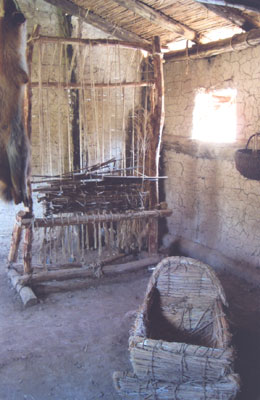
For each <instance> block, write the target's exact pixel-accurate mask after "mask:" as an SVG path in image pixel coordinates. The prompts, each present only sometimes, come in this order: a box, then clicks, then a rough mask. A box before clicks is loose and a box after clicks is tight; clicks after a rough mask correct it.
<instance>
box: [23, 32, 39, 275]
mask: <svg viewBox="0 0 260 400" xmlns="http://www.w3.org/2000/svg"><path fill="white" fill-rule="evenodd" d="M39 31H40V26H39V25H36V26H35V27H34V30H33V33H32V35H31V37H30V39H29V41H28V46H27V64H28V74H29V82H28V84H27V86H26V91H25V99H24V118H25V127H26V131H27V135H28V139H29V141H30V143H31V136H32V87H31V70H32V57H33V47H34V40H33V39H34V38H35V37H37V36H38V35H39ZM30 163H31V160H30ZM30 168H31V166H30ZM27 192H28V199H29V206H28V209H27V210H26V211H27V214H26V215H24V217H25V218H28V217H32V216H33V200H32V188H31V180H30V176H28V178H27ZM32 242H33V226H32V224H30V225H29V226H27V227H26V228H25V234H24V255H23V260H24V273H25V274H30V273H32Z"/></svg>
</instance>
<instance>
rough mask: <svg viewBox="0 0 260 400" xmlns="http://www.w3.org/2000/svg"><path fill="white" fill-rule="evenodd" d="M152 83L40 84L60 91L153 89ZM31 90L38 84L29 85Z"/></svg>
mask: <svg viewBox="0 0 260 400" xmlns="http://www.w3.org/2000/svg"><path fill="white" fill-rule="evenodd" d="M153 86H154V82H153V81H143V82H119V83H118V82H117V83H95V84H94V85H93V84H91V83H84V82H80V83H74V82H70V83H63V82H62V83H60V82H42V83H41V87H42V88H44V89H46V88H62V89H87V88H90V89H95V88H96V89H100V88H101V89H106V88H121V87H122V88H125V87H153ZM31 87H32V88H35V87H36V88H37V87H39V83H38V82H32V83H31Z"/></svg>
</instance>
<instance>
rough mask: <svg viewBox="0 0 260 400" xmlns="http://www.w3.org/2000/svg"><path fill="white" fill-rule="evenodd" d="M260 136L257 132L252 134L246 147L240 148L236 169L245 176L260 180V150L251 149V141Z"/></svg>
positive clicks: (236, 154) (237, 152) (236, 155)
mask: <svg viewBox="0 0 260 400" xmlns="http://www.w3.org/2000/svg"><path fill="white" fill-rule="evenodd" d="M258 136H260V133H255V134H254V135H252V136H250V138H249V139H248V141H247V144H246V147H245V149H239V150H237V151H236V153H235V164H236V169H237V170H238V171H239V172H240V174H241V175H243V176H244V177H245V178H248V179H254V180H257V181H259V180H260V150H252V149H249V148H248V146H249V143H250V141H251V139H252V138H253V137H258Z"/></svg>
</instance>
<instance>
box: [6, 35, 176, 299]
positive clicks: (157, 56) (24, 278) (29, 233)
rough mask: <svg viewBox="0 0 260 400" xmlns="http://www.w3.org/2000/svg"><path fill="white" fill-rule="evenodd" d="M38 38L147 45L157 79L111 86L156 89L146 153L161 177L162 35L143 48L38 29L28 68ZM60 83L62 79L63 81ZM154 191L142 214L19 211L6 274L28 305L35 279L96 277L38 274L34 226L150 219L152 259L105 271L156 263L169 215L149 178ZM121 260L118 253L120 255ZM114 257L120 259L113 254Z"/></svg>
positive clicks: (82, 272)
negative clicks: (162, 224)
mask: <svg viewBox="0 0 260 400" xmlns="http://www.w3.org/2000/svg"><path fill="white" fill-rule="evenodd" d="M36 41H42V42H59V43H66V44H71V43H81V44H91V45H93V46H99V45H104V44H105V45H111V46H115V45H120V46H122V47H126V48H134V49H143V50H145V51H148V52H149V53H150V54H151V55H152V57H153V64H154V78H155V79H154V80H150V81H144V82H128V83H119V84H111V86H110V87H116V86H120V87H124V86H128V87H129V86H136V87H145V86H146V87H152V90H153V95H152V97H153V99H154V104H153V127H152V135H153V136H152V140H151V143H150V148H149V151H148V159H150V160H151V163H150V175H152V176H154V177H157V178H158V176H159V156H160V147H161V137H162V130H163V125H164V77H163V54H162V52H161V47H160V38H159V37H155V38H154V41H153V45H152V46H147V47H145V48H144V47H143V46H140V45H139V44H136V43H128V42H120V41H116V40H103V39H100V40H97V39H94V40H89V39H71V38H70V39H66V38H55V37H47V36H39V34H38V30H37V29H36V30H35V31H34V32H33V34H32V37H31V39H30V41H29V45H28V49H27V51H28V57H27V58H28V66H29V72H30V71H31V66H32V55H33V48H34V43H35V42H36ZM43 85H44V83H43ZM46 85H48V87H50V86H52V87H56V86H57V85H56V84H55V83H53V84H50V83H49V84H48V83H46ZM59 85H60V83H59ZM102 86H104V87H108V86H109V84H98V85H97V87H102ZM32 87H34V84H32V83H30V82H29V83H28V86H27V91H26V101H25V121H26V125H27V132H28V137H29V139H31V130H32V128H31V110H32ZM63 87H64V88H78V87H79V84H69V85H65V84H64V85H63ZM28 191H29V194H30V198H32V197H31V185H30V181H29V182H28ZM149 191H150V210H147V211H141V212H131V213H122V214H121V213H120V214H110V215H109V214H108V215H102V214H100V215H83V216H77V218H76V217H75V218H74V219H73V217H72V218H70V219H68V221H67V222H64V220H63V219H61V218H59V217H55V218H52V219H51V220H46V219H45V218H37V219H34V216H33V204H32V200H31V202H30V207H29V209H28V210H26V211H20V212H19V213H18V214H17V216H16V223H15V226H14V229H13V234H12V242H11V248H10V252H9V256H8V262H9V268H8V276H9V278H10V280H11V282H12V284H13V286H14V287H15V288H16V290H17V291H18V292H19V294H20V296H21V299H22V301H23V303H24V305H32V304H35V303H36V302H37V298H36V296H35V294H34V293H33V291H32V289H31V287H30V285H31V284H33V283H36V282H38V283H39V282H46V281H51V280H54V279H55V280H66V279H73V278H93V277H95V275H93V271H90V269H89V268H85V267H84V268H82V267H81V268H78V269H75V268H73V269H60V270H58V271H57V270H55V271H44V272H39V273H35V272H34V271H33V266H32V254H31V251H32V242H33V229H34V227H45V228H46V227H48V226H49V227H50V226H61V225H63V224H65V225H66V224H69V225H77V224H87V223H89V222H93V221H94V222H101V221H103V220H105V221H106V222H108V221H116V220H117V221H120V220H124V219H129V218H131V219H142V218H149V234H148V257H147V258H145V259H141V260H138V261H135V262H131V263H126V264H117V265H107V266H105V267H104V269H103V270H102V273H103V274H104V275H110V274H117V273H123V272H129V271H136V270H138V269H140V268H144V267H146V266H148V265H152V264H156V263H157V262H158V261H159V260H160V257H159V255H158V219H159V217H166V216H169V215H170V214H171V211H169V210H165V209H164V210H163V209H162V210H159V209H155V208H158V201H159V189H158V179H156V180H155V181H151V182H150V183H149ZM23 231H24V248H23V274H20V273H18V272H17V271H16V270H15V269H14V268H12V266H13V263H15V262H16V260H17V256H18V249H19V245H20V242H21V237H22V232H23ZM117 258H118V257H117ZM114 259H116V257H114ZM111 262H113V257H112V258H110V259H109V260H105V261H104V262H103V265H106V264H110V263H111Z"/></svg>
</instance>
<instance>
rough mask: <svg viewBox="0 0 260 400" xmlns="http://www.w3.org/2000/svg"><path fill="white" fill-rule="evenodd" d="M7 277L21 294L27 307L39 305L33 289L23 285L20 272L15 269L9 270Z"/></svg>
mask: <svg viewBox="0 0 260 400" xmlns="http://www.w3.org/2000/svg"><path fill="white" fill-rule="evenodd" d="M7 276H8V278H9V279H10V281H11V284H12V286H13V287H14V289H15V290H16V291H17V293H19V295H20V297H21V300H22V302H23V304H24V306H25V307H29V306H33V305H35V304H37V302H38V300H37V297H36V296H35V294H34V293H33V291H32V289H31V288H30V287H28V286H24V285H21V283H20V278H21V275H19V274H18V272H16V271H15V270H14V269H8V272H7Z"/></svg>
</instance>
